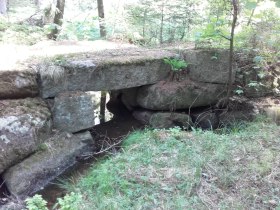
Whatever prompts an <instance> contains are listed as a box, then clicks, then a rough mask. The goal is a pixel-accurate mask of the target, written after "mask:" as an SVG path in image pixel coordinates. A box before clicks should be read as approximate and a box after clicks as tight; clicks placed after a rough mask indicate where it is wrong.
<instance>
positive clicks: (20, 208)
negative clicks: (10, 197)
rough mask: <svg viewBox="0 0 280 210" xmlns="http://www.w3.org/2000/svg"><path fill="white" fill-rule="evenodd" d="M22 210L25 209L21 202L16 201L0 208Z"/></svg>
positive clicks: (2, 209) (1, 209) (3, 209)
mask: <svg viewBox="0 0 280 210" xmlns="http://www.w3.org/2000/svg"><path fill="white" fill-rule="evenodd" d="M23 209H25V206H24V202H23V201H18V202H14V201H11V202H9V203H6V204H4V205H2V206H0V210H23Z"/></svg>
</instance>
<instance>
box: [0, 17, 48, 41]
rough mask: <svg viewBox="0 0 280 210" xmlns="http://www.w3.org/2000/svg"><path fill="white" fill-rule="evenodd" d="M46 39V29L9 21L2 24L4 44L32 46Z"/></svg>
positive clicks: (0, 38)
mask: <svg viewBox="0 0 280 210" xmlns="http://www.w3.org/2000/svg"><path fill="white" fill-rule="evenodd" d="M44 39H45V33H44V29H42V28H40V27H37V26H30V25H28V24H17V23H10V22H8V21H3V22H1V23H0V41H2V42H4V43H13V44H27V45H32V44H35V43H37V42H39V41H41V40H44Z"/></svg>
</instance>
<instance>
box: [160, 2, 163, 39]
mask: <svg viewBox="0 0 280 210" xmlns="http://www.w3.org/2000/svg"><path fill="white" fill-rule="evenodd" d="M163 12H164V2H162V6H161V20H160V32H159V33H160V34H159V35H160V38H159V42H160V44H162V43H163V20H164V14H163Z"/></svg>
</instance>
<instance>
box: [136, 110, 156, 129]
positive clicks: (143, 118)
mask: <svg viewBox="0 0 280 210" xmlns="http://www.w3.org/2000/svg"><path fill="white" fill-rule="evenodd" d="M154 113H155V112H152V111H148V110H136V111H134V112H133V113H132V116H133V117H134V118H135V119H136V120H138V121H140V122H141V123H142V124H143V125H149V124H150V119H151V117H152V115H153V114H154Z"/></svg>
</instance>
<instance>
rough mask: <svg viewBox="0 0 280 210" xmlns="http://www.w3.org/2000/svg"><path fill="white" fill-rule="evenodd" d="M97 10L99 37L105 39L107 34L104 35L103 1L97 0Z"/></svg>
mask: <svg viewBox="0 0 280 210" xmlns="http://www.w3.org/2000/svg"><path fill="white" fill-rule="evenodd" d="M97 8H98V17H99V29H100V36H101V37H102V38H105V37H106V35H107V33H106V27H105V22H104V18H105V15H104V5H103V0H97Z"/></svg>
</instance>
